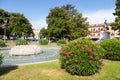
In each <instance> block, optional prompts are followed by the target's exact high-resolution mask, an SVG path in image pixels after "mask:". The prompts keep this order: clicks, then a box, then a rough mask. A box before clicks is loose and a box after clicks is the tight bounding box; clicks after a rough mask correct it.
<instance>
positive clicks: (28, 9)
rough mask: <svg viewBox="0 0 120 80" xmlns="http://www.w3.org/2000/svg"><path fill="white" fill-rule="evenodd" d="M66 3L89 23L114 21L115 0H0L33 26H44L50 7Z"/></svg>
mask: <svg viewBox="0 0 120 80" xmlns="http://www.w3.org/2000/svg"><path fill="white" fill-rule="evenodd" d="M66 4H72V5H74V6H75V7H76V8H77V10H78V11H79V12H81V13H82V14H83V16H84V17H88V21H89V23H90V24H100V23H104V20H105V19H107V21H108V22H113V21H114V18H115V17H114V16H113V15H112V13H113V12H114V9H115V0H0V8H1V9H4V10H6V11H9V12H19V13H21V14H24V16H25V17H27V18H28V20H29V21H30V22H31V24H32V25H33V28H35V29H40V28H42V27H46V26H47V24H46V16H47V15H48V14H49V11H50V9H51V8H54V7H55V6H62V5H66Z"/></svg>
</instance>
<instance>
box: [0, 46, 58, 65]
mask: <svg viewBox="0 0 120 80" xmlns="http://www.w3.org/2000/svg"><path fill="white" fill-rule="evenodd" d="M0 53H1V54H2V56H3V57H4V58H3V64H2V65H19V64H31V63H39V62H43V61H49V60H55V59H58V57H59V53H58V50H56V49H48V48H47V49H45V48H41V47H39V46H37V45H21V46H15V47H13V48H11V49H3V50H0Z"/></svg>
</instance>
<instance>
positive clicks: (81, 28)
mask: <svg viewBox="0 0 120 80" xmlns="http://www.w3.org/2000/svg"><path fill="white" fill-rule="evenodd" d="M86 20H87V18H84V17H83V16H82V13H79V12H78V11H77V9H75V7H74V6H72V5H71V4H67V5H63V6H61V7H54V8H52V9H51V10H50V13H49V14H48V16H47V24H48V27H47V31H48V36H49V37H55V38H59V39H62V38H65V37H68V38H71V39H76V38H79V37H84V36H86V34H87V32H88V28H87V26H88V22H86Z"/></svg>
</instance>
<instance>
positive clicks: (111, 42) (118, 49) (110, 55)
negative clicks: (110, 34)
mask: <svg viewBox="0 0 120 80" xmlns="http://www.w3.org/2000/svg"><path fill="white" fill-rule="evenodd" d="M100 45H101V46H102V47H103V48H104V49H105V50H106V54H105V56H104V58H105V59H110V60H118V61H120V41H119V40H117V39H107V40H103V41H102V42H101V43H100Z"/></svg>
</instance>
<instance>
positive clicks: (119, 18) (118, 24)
mask: <svg viewBox="0 0 120 80" xmlns="http://www.w3.org/2000/svg"><path fill="white" fill-rule="evenodd" d="M115 5H116V8H115V13H113V15H114V16H116V18H115V22H113V23H112V28H113V29H114V30H120V0H116V3H115Z"/></svg>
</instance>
